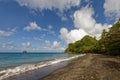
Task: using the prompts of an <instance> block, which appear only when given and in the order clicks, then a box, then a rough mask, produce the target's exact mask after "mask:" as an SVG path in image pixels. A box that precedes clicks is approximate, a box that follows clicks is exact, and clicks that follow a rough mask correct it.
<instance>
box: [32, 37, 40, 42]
mask: <svg viewBox="0 0 120 80" xmlns="http://www.w3.org/2000/svg"><path fill="white" fill-rule="evenodd" d="M33 39H34V40H35V41H40V40H41V38H40V37H34V38H33Z"/></svg>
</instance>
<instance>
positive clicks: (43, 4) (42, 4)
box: [16, 0, 81, 12]
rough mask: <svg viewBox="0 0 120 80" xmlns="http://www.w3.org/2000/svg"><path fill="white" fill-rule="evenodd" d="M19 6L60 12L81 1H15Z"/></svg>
mask: <svg viewBox="0 0 120 80" xmlns="http://www.w3.org/2000/svg"><path fill="white" fill-rule="evenodd" d="M16 1H17V2H18V3H19V4H20V5H21V6H26V7H29V8H31V9H35V10H47V9H48V10H53V9H57V10H59V11H60V12H63V11H65V10H68V9H70V8H71V7H74V6H78V5H79V4H80V1H81V0H16Z"/></svg>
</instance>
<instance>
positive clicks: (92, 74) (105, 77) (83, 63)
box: [39, 54, 120, 80]
mask: <svg viewBox="0 0 120 80" xmlns="http://www.w3.org/2000/svg"><path fill="white" fill-rule="evenodd" d="M39 80H120V57H118V56H116V57H115V56H108V55H102V54H87V55H86V56H83V57H80V58H78V59H75V60H72V61H71V62H70V64H69V65H68V66H66V67H64V68H62V69H59V70H56V71H55V72H53V73H51V74H49V75H48V76H46V77H44V78H42V79H39Z"/></svg>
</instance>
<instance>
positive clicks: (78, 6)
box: [0, 0, 120, 52]
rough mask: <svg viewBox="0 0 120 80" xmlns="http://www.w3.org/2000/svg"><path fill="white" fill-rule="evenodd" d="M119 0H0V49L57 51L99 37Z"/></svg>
mask: <svg viewBox="0 0 120 80" xmlns="http://www.w3.org/2000/svg"><path fill="white" fill-rule="evenodd" d="M119 5H120V0H0V52H22V51H23V50H27V51H29V52H61V51H64V50H65V49H66V48H67V46H68V44H69V43H74V42H75V41H77V40H80V39H82V38H83V37H84V36H85V35H90V36H93V37H96V38H97V39H100V35H101V33H102V30H103V29H106V30H108V29H109V28H110V27H111V26H112V25H113V24H114V23H115V22H116V21H117V19H118V18H119V17H120V7H119Z"/></svg>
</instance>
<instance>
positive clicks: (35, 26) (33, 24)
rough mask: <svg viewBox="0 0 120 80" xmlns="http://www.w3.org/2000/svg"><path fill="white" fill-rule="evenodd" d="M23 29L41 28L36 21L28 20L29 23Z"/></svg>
mask: <svg viewBox="0 0 120 80" xmlns="http://www.w3.org/2000/svg"><path fill="white" fill-rule="evenodd" d="M24 30H26V31H31V30H41V27H40V26H38V25H37V24H36V22H30V24H29V25H28V26H26V27H24Z"/></svg>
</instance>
